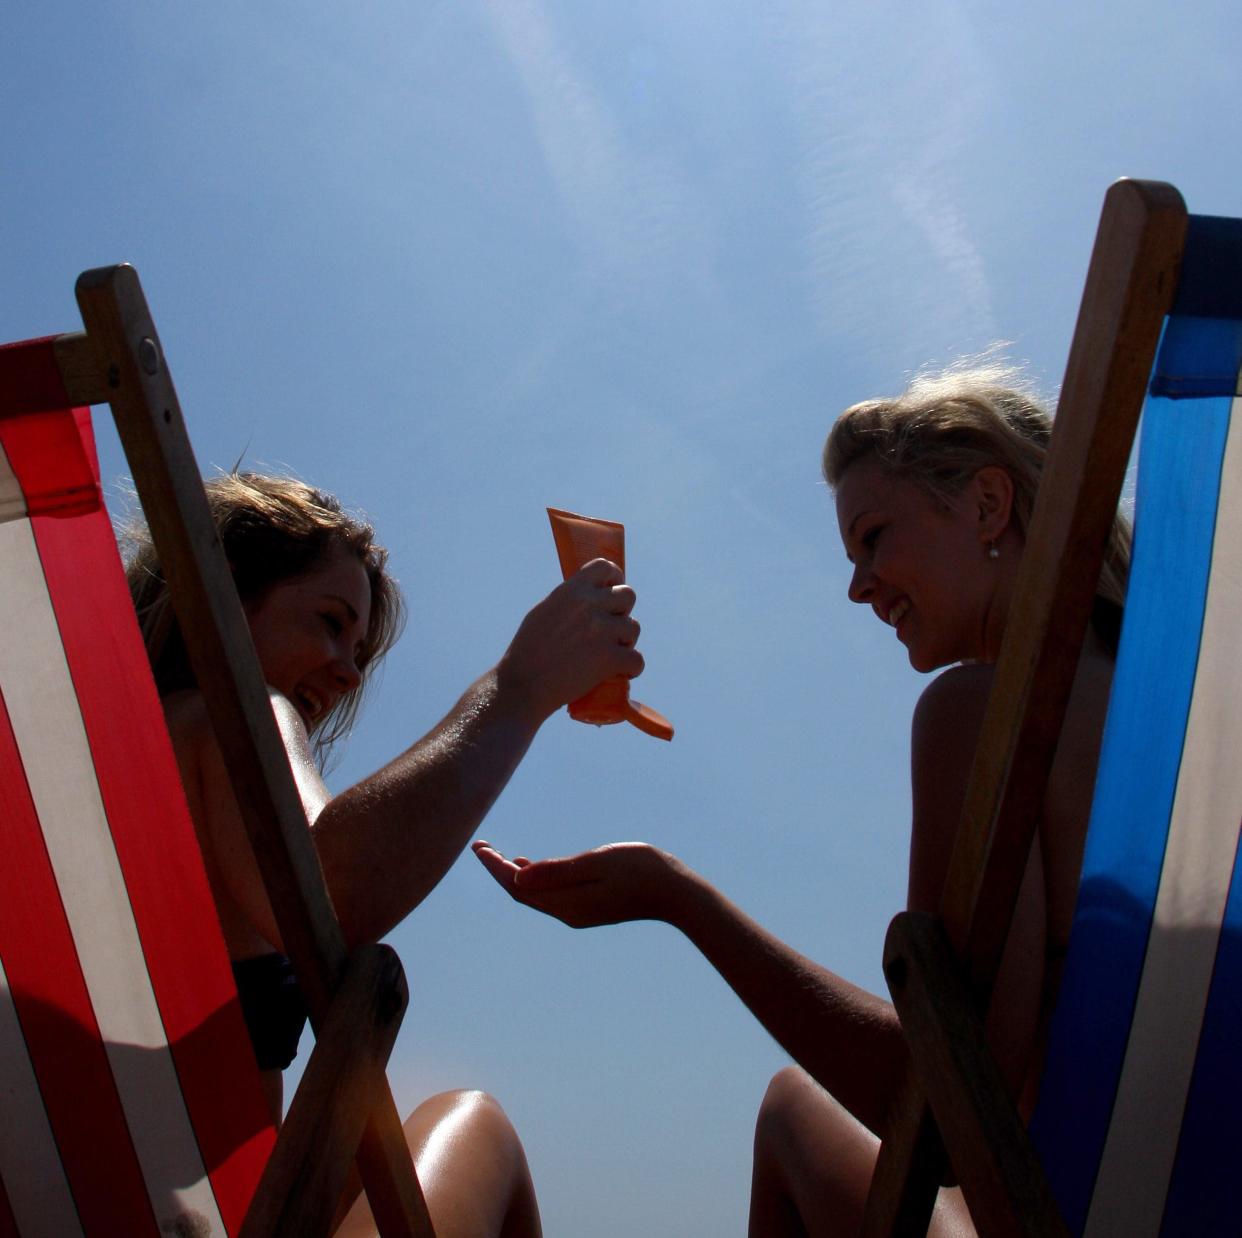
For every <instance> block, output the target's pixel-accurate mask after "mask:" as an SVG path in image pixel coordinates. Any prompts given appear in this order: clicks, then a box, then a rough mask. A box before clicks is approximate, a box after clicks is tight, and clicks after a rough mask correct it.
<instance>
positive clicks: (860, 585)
mask: <svg viewBox="0 0 1242 1238" xmlns="http://www.w3.org/2000/svg"><path fill="white" fill-rule="evenodd" d="M874 592H875V575H874V574H873V573H872V571H871V569H870V568H869V567H867V566H866V565H865V564H863V563H855V564H854V574H853V576H851V577H850V588H849V598H850V601H851V602H869V601H870V600H871V595H872V594H873V593H874Z"/></svg>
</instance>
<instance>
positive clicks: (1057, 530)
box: [863, 181, 1188, 1238]
mask: <svg viewBox="0 0 1242 1238" xmlns="http://www.w3.org/2000/svg"><path fill="white" fill-rule="evenodd" d="M1187 218H1188V217H1187V213H1186V209H1185V205H1184V203H1183V202H1182V199H1181V196H1180V194H1178V192H1177V191H1176V190H1175V189H1173V188H1172V187H1171V186H1169V185H1165V184H1160V183H1156V182H1141V181H1120V182H1118V183H1117V184H1115V185H1114V186H1112V188H1111V189H1110V190H1109V192H1108V194H1107V196H1106V198H1105V202H1104V208H1103V213H1102V217H1101V220H1100V226H1099V230H1098V233H1097V237H1096V242H1095V247H1094V250H1093V253H1092V258H1091V263H1090V267H1089V270H1088V275H1087V280H1086V285H1085V289H1084V293H1083V298H1082V303H1081V308H1080V312H1079V318H1078V323H1077V327H1076V329H1075V333H1074V338H1073V343H1072V345H1071V349H1070V354H1069V359H1068V363H1067V368H1066V374H1065V381H1064V385H1063V387H1062V392H1061V398H1060V402H1059V405H1058V410H1057V416H1056V419H1055V423H1054V430H1053V437H1052V443H1051V448H1050V452H1049V456H1048V462H1047V465H1046V468H1045V471H1044V476H1043V480H1042V482H1041V485H1040V489H1039V493H1038V496H1037V499H1036V505H1035V511H1034V514H1033V517H1032V523H1031V528H1030V531H1029V535H1028V538H1027V542H1026V550H1025V553H1024V556H1023V562H1022V566H1021V569H1020V575H1019V580H1018V583H1017V586H1016V591H1015V596H1014V601H1013V605H1012V609H1011V611H1010V621H1009V624H1008V627H1007V629H1006V634H1005V638H1004V644H1003V647H1002V649H1001V653H1000V657H999V660H998V662H997V666H996V674H995V681H994V686H993V690H992V694H991V697H990V700H989V702H988V706H987V711H986V715H985V718H984V722H983V729H982V733H981V736H980V740H979V745H978V748H977V750H976V754H975V760H974V765H973V767H972V771H971V775H970V779H969V783H968V788H967V791H966V797H965V801H964V805H963V810H962V817H961V821H960V824H959V829H958V834H957V838H956V842H955V846H954V851H953V855H952V859H951V862H950V869H949V875H948V878H947V881H946V884H945V889H944V893H943V896H942V899H941V904H940V912H939V915H938V916H930V915H923V914H916V913H903V914H901V915H899V916H898V917H897V918H896V919H895V920H894V921H893V924H892V926H891V928H890V930H889V935H888V939H887V941H886V944H885V957H884V968H885V976H886V979H887V980H888V984H889V988H890V990H891V993H892V996H893V1001H894V1003H895V1005H896V1007H897V1010H898V1013H899V1015H900V1017H901V1022H902V1027H903V1031H904V1033H905V1037H906V1043H907V1046H908V1049H909V1052H910V1062H909V1067H908V1070H907V1078H906V1080H905V1082H904V1084H903V1087H902V1090H901V1094H900V1099H899V1101H898V1103H897V1105H896V1106H895V1108H894V1111H893V1112H892V1113H891V1114H890V1120H889V1127H888V1131H887V1135H886V1137H885V1138H884V1140H883V1141H882V1143H881V1149H880V1155H879V1160H878V1162H877V1165H876V1170H875V1174H874V1177H873V1180H872V1185H871V1191H870V1195H869V1198H868V1206H867V1213H866V1220H865V1223H864V1228H863V1232H864V1234H866V1235H868V1236H873V1238H878V1236H880V1235H899V1234H900V1235H905V1234H924V1233H926V1232H927V1226H928V1223H929V1220H930V1217H931V1211H932V1207H933V1205H934V1202H935V1198H936V1193H937V1190H938V1188H939V1186H940V1183H941V1181H942V1179H943V1176H944V1174H945V1172H946V1168H947V1165H948V1156H947V1154H946V1146H947V1147H948V1149H950V1151H951V1158H952V1165H953V1169H954V1171H955V1173H956V1174H957V1176H958V1178H959V1180H960V1183H961V1186H962V1189H963V1192H964V1193H965V1196H966V1200H967V1203H968V1205H969V1207H970V1210H971V1216H972V1218H973V1219H974V1222H975V1225H976V1226H977V1228H978V1230H979V1232H980V1233H981V1234H987V1235H1009V1234H1024V1235H1035V1234H1040V1235H1057V1234H1065V1233H1066V1232H1067V1230H1066V1228H1065V1225H1064V1222H1063V1221H1062V1218H1061V1216H1060V1213H1059V1212H1058V1209H1057V1207H1056V1204H1055V1202H1054V1200H1053V1198H1052V1195H1051V1192H1050V1190H1049V1188H1048V1186H1047V1183H1046V1181H1045V1179H1044V1176H1043V1173H1042V1169H1041V1167H1040V1164H1039V1161H1038V1158H1037V1157H1036V1154H1035V1152H1034V1150H1033V1148H1032V1146H1031V1143H1030V1140H1029V1138H1028V1136H1027V1132H1026V1130H1025V1128H1024V1126H1023V1123H1022V1120H1021V1118H1020V1117H1019V1115H1018V1112H1017V1109H1016V1107H1015V1106H1014V1104H1013V1102H1012V1101H1011V1100H1010V1098H1009V1096H1008V1094H1007V1092H1006V1089H1005V1087H1004V1084H1003V1082H1002V1080H1001V1077H1000V1074H999V1072H998V1070H997V1068H996V1066H995V1063H994V1061H993V1060H992V1058H991V1056H990V1054H989V1052H988V1048H987V1044H986V1038H985V1036H984V1032H983V1015H984V1013H985V1012H986V1009H987V1003H988V999H989V995H990V989H991V985H992V982H993V980H994V978H995V976H996V971H997V967H998V965H999V962H1000V955H1001V950H1002V949H1003V946H1004V942H1005V939H1006V937H1007V935H1008V931H1009V926H1010V921H1011V917H1012V912H1013V908H1014V905H1015V903H1016V900H1017V892H1018V887H1019V884H1020V882H1021V879H1022V875H1023V872H1024V870H1025V866H1026V862H1027V857H1028V855H1029V853H1030V849H1031V845H1032V840H1033V838H1034V834H1035V830H1036V828H1037V825H1038V820H1037V816H1038V808H1039V805H1040V804H1041V802H1042V799H1043V789H1044V786H1045V784H1046V782H1047V779H1048V773H1049V769H1050V767H1051V764H1052V759H1053V756H1054V753H1055V750H1056V744H1057V739H1058V736H1059V734H1060V728H1061V724H1062V720H1063V718H1064V714H1065V710H1066V705H1067V702H1068V698H1069V693H1070V688H1071V686H1072V683H1073V679H1074V674H1075V670H1076V667H1077V663H1078V657H1079V653H1080V650H1081V646H1082V641H1083V637H1084V635H1085V632H1086V628H1087V624H1088V621H1089V616H1090V612H1091V607H1092V600H1093V597H1094V594H1095V588H1096V582H1097V580H1098V578H1099V573H1100V567H1101V563H1102V559H1103V550H1104V544H1105V539H1106V536H1107V533H1108V530H1109V526H1110V524H1111V522H1112V519H1113V513H1114V512H1115V510H1116V507H1117V503H1118V500H1119V498H1120V495H1121V488H1122V484H1123V481H1124V477H1125V471H1126V467H1127V461H1128V459H1129V456H1130V451H1131V446H1132V444H1133V441H1134V435H1135V431H1136V427H1137V425H1138V420H1139V414H1140V412H1141V409H1142V406H1143V400H1144V394H1145V391H1146V385H1147V381H1148V377H1149V374H1150V371H1151V366H1152V361H1153V358H1154V356H1155V352H1156V347H1157V344H1158V342H1159V339H1160V332H1161V327H1162V323H1163V320H1164V317H1165V315H1166V314H1167V313H1168V312H1169V310H1170V307H1171V305H1172V302H1173V297H1174V293H1175V290H1176V288H1177V283H1178V275H1179V269H1180V264H1181V259H1182V252H1183V246H1184V243H1185V235H1186V228H1187Z"/></svg>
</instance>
